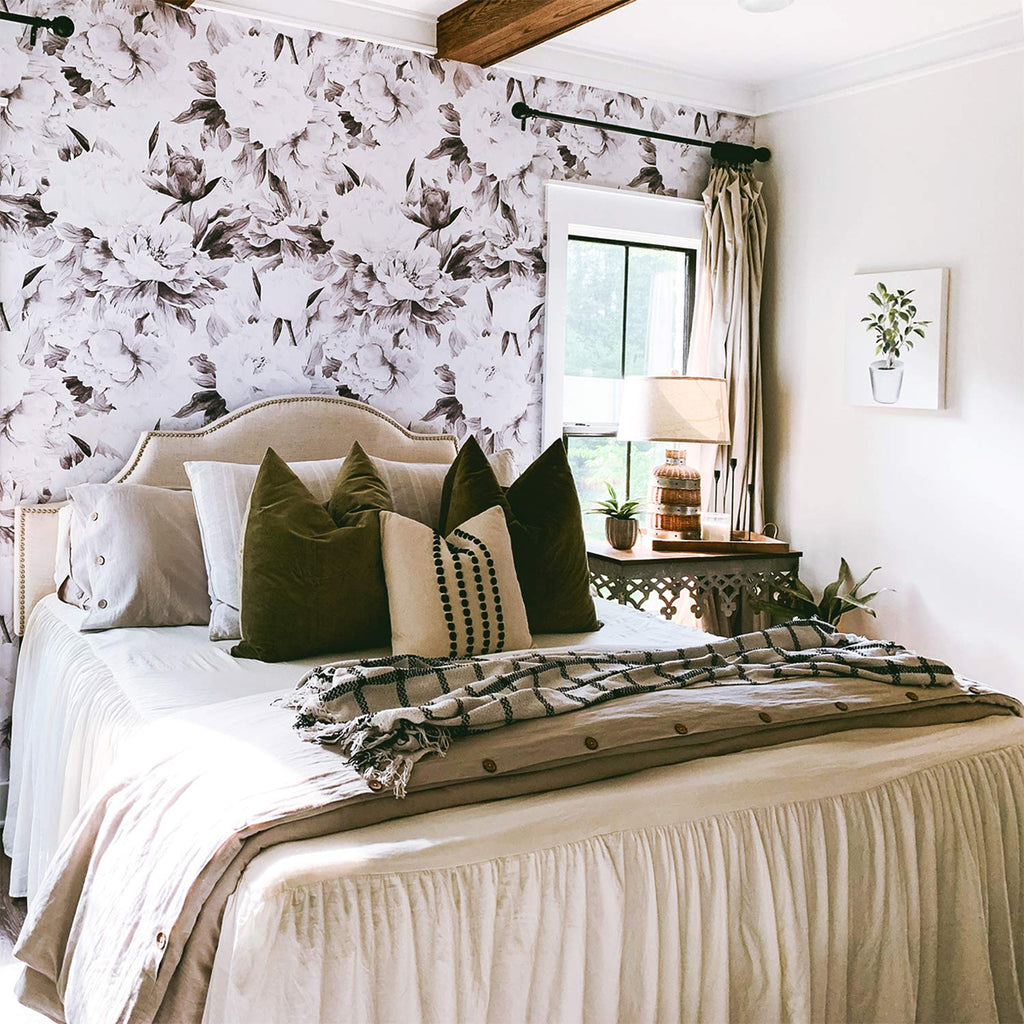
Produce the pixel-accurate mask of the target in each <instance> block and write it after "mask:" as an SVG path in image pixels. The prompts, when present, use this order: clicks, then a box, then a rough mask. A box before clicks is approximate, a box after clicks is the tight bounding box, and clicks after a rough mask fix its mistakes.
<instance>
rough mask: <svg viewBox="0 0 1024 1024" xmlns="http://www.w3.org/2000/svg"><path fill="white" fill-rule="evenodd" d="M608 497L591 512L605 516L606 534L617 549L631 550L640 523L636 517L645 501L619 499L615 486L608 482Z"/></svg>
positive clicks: (606, 485)
mask: <svg viewBox="0 0 1024 1024" xmlns="http://www.w3.org/2000/svg"><path fill="white" fill-rule="evenodd" d="M605 487H607V488H608V497H607V498H605V500H604V501H599V502H598V503H597V504H596V505H595V506H594V507H593V508H592V509H589V511H590V512H592V513H594V514H600V515H603V516H604V535H605V537H607V538H608V543H609V544H611V546H612V547H613V548H615V549H616V550H617V551H629V549H630V548H632V547H633V545H634V544H635V543H636V538H637V534H638V533H639V532H640V524H639V523H638V522H637V520H636V517H637V514H638V513H639V512H640V510H641V508H642V507H643V503H642V502H639V501H633V500H632V499H630V498H627V499H625V500H624V501H619V497H618V495H617V494H616V493H615V488H614V487H612V485H611V484H608V483H606V484H605Z"/></svg>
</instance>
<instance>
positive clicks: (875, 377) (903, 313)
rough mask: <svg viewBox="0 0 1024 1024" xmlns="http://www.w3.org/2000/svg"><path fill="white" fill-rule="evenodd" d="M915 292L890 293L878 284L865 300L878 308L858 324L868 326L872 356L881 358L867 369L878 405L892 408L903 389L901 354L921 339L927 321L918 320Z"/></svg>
mask: <svg viewBox="0 0 1024 1024" xmlns="http://www.w3.org/2000/svg"><path fill="white" fill-rule="evenodd" d="M913 294H914V289H913V288H911V289H909V290H904V289H903V288H898V289H896V291H894V292H891V291H889V289H888V288H886V287H885V284H884V282H882V281H879V282H878V284H877V285H876V286H875V290H874V291H873V292H868V298H869V299H870V300H871V301H872V302H873V303H874V304H875V305H876V306H877V307H878V309H877V310H876V312H874V313H871V314H870V315H869V316H862V317H861V318H860V322H861V323H862V324H867V331H868V333H869V334H873V335H874V336H875V338H874V340H875V355H877V356H882V357H883V358H882V359H876V360H875V362H873V363H872V364H871V365H870V366H869V367H868V372H869V373H870V374H871V396H872V398H874V400H875V401H876V402H878V403H879V404H881V405H895V404H896V403H897V402H898V401H899V400H900V391H902V390H903V360H902V359H900V352H901V351H902V350H903V349H906V350H907V351H909V350H910V349H912V348H913V347H914V339H915V338H923V337H924V329H925V328H926V327H927V326H928V325H929V324H930V323H931V321H930V320H917V319H916V317H917V306H915V305H914V302H913V299H912V296H913Z"/></svg>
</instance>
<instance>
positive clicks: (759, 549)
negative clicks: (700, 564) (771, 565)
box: [650, 530, 789, 555]
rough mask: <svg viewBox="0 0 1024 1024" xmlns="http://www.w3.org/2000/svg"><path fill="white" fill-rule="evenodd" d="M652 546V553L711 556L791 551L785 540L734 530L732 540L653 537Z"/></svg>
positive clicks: (775, 553)
mask: <svg viewBox="0 0 1024 1024" xmlns="http://www.w3.org/2000/svg"><path fill="white" fill-rule="evenodd" d="M650 545H651V550H652V551H703V552H705V553H706V554H709V555H735V554H744V553H745V554H748V555H764V554H773V555H778V554H785V553H786V552H787V551H789V544H787V543H786V542H785V541H784V540H776V539H774V538H773V537H766V536H765V535H764V534H763V533H747V532H746V531H745V530H742V531H741V530H734V531H733V534H732V540H658V539H657V538H656V537H652V538H651V539H650Z"/></svg>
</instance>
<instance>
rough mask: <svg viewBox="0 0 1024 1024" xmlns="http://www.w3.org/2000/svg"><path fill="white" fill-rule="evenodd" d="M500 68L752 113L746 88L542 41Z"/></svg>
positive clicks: (750, 95)
mask: <svg viewBox="0 0 1024 1024" xmlns="http://www.w3.org/2000/svg"><path fill="white" fill-rule="evenodd" d="M499 66H500V67H502V68H504V69H506V70H508V71H519V72H521V73H523V74H530V75H543V76H545V77H546V78H557V79H563V80H568V81H570V82H579V83H581V84H582V85H591V86H594V87H595V88H598V89H611V90H612V91H614V92H626V93H630V94H631V95H634V96H644V97H647V98H649V99H656V100H668V101H669V102H672V103H685V104H687V105H688V106H693V107H702V108H705V109H706V108H708V107H710V108H712V109H713V110H724V111H727V112H728V113H731V114H747V115H752V114H754V113H755V103H756V90H755V89H754V87H753V86H751V85H744V84H743V83H740V82H730V81H727V80H726V79H724V78H708V77H704V76H701V75H689V74H686V73H685V72H684V71H680V69H679V68H678V67H675V66H669V65H665V64H656V63H653V62H651V61H642V60H637V59H635V58H633V57H623V56H618V55H616V54H611V53H602V52H600V51H597V50H589V49H585V48H583V47H579V46H566V45H563V44H560V43H543V44H542V45H540V46H536V47H534V48H533V49H532V50H527V51H526V52H525V53H521V54H519V56H518V57H513V58H512V59H511V60H508V61H505V62H504V63H502V64H501V65H499Z"/></svg>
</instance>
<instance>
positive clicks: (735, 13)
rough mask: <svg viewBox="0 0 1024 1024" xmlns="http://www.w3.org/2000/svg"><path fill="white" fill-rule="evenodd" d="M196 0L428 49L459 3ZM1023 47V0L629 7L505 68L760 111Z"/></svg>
mask: <svg viewBox="0 0 1024 1024" xmlns="http://www.w3.org/2000/svg"><path fill="white" fill-rule="evenodd" d="M197 3H198V5H199V6H209V7H217V8H221V9H230V10H235V11H246V12H253V13H257V12H258V13H264V14H266V15H267V16H270V17H277V18H279V19H280V20H285V21H290V22H292V23H296V24H303V25H314V26H315V27H318V28H323V29H326V30H331V31H337V32H340V33H342V34H345V33H348V34H352V35H355V36H357V37H361V38H371V39H377V40H380V41H383V42H393V43H398V44H401V45H406V46H412V47H414V48H417V49H430V48H432V46H433V41H434V23H435V19H436V17H437V15H438V14H440V13H442V12H443V11H445V10H447V9H448V8H450V7H452V6H454V4H455V0H387V2H378V0H208V2H204V0H197ZM1021 47H1024V19H1022V16H1021V6H1020V0H794V2H793V4H792V6H791V7H788V8H787V9H785V10H783V11H778V12H776V13H774V14H751V13H749V12H746V11H744V10H742V9H741V8H740V7H739V5H738V4H737V3H736V0H635V2H634V3H632V4H629V5H627V6H626V7H622V8H620V9H618V10H616V11H612V12H611V13H610V14H606V15H605V16H604V17H601V18H598V19H597V20H595V21H592V22H590V23H588V24H586V25H582V26H580V27H579V28H576V29H573V30H572V31H570V32H567V33H565V34H564V35H562V36H560V37H559V38H558V39H557V40H554V41H552V42H550V43H544V44H542V45H541V46H538V47H535V48H534V49H532V50H529V51H527V52H526V53H524V54H521V55H520V56H519V57H517V58H514V59H513V60H512V61H510V62H508V64H507V65H506V66H509V67H518V68H521V69H523V70H528V71H537V72H540V73H543V74H550V75H562V76H564V77H566V78H570V79H572V80H582V81H590V82H592V83H594V84H600V85H608V86H610V87H614V88H628V89H630V90H631V91H633V92H638V93H644V94H647V95H664V96H672V97H675V98H679V99H684V100H690V101H691V102H696V103H714V104H716V105H717V106H719V107H722V108H725V109H731V110H734V111H737V112H740V113H754V114H759V113H766V112H768V111H770V110H776V109H782V108H784V107H786V106H793V105H796V104H799V103H802V102H806V101H808V100H812V99H815V98H819V97H821V96H824V95H829V94H835V93H836V92H843V91H849V90H851V89H856V88H862V87H864V86H865V85H868V84H872V83H876V82H878V81H882V80H891V79H892V78H894V77H899V76H906V75H911V74H919V73H920V72H921V71H922V70H926V69H928V68H932V67H935V66H943V65H949V64H951V63H959V62H963V61H966V60H971V59H976V58H977V57H979V56H981V55H987V54H989V53H992V52H993V51H1003V50H1010V49H1016V48H1021Z"/></svg>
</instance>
